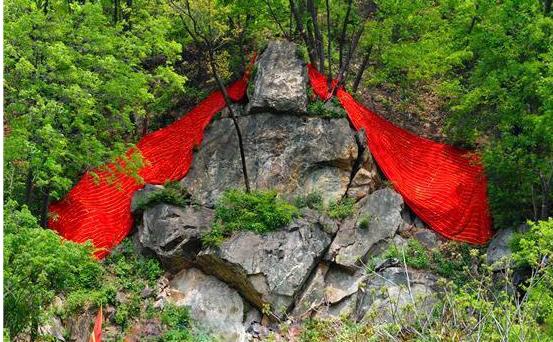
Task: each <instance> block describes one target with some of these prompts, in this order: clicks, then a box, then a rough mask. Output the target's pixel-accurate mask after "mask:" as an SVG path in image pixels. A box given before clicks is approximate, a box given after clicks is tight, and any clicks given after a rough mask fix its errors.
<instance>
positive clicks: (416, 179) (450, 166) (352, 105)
mask: <svg viewBox="0 0 553 342" xmlns="http://www.w3.org/2000/svg"><path fill="white" fill-rule="evenodd" d="M309 79H310V82H311V86H312V88H313V91H314V92H315V94H317V96H319V97H320V98H322V99H325V98H328V91H327V79H326V77H325V76H324V75H322V74H320V73H319V72H318V71H317V70H316V69H315V68H313V67H312V66H309ZM335 84H336V82H333V86H335ZM336 96H337V98H338V100H339V101H340V103H341V104H342V106H343V107H344V109H345V111H346V113H347V114H348V117H349V119H350V121H351V122H352V124H353V126H354V127H355V129H356V130H360V129H364V130H365V135H366V137H367V143H368V145H369V149H370V151H371V153H372V155H373V156H374V159H375V160H376V162H377V163H378V165H379V166H380V168H381V170H382V172H383V173H384V174H385V175H386V177H387V178H388V179H389V180H390V181H391V182H392V184H393V186H394V188H395V189H396V190H397V191H398V192H399V193H400V194H401V195H402V196H403V199H404V200H405V202H406V203H407V204H408V205H409V207H410V208H411V209H412V210H413V211H414V212H415V214H417V216H419V217H420V218H421V219H422V220H423V221H424V222H426V223H427V224H428V225H429V226H430V227H431V228H432V229H434V230H435V231H437V232H438V233H440V234H442V235H444V236H445V237H448V238H450V239H454V240H460V241H466V242H470V243H477V244H481V243H485V242H487V241H488V240H489V239H490V238H491V235H492V230H491V218H490V212H489V208H488V197H487V180H486V176H485V173H484V168H483V167H482V164H481V161H480V158H479V156H478V155H477V154H474V153H472V152H469V151H465V150H461V149H458V148H455V147H452V146H450V145H446V144H441V143H437V142H434V141H431V140H428V139H425V138H422V137H419V136H416V135H414V134H412V133H410V132H408V131H406V130H404V129H401V128H399V127H397V126H395V125H393V124H392V123H391V122H389V121H387V120H385V119H383V118H382V117H380V116H378V115H377V114H375V113H374V112H373V111H371V110H370V109H368V108H366V107H364V106H363V105H361V104H360V103H358V102H357V101H356V100H355V99H354V98H353V97H352V96H351V95H350V94H348V93H347V92H346V91H345V90H344V89H343V88H338V89H337V91H336Z"/></svg>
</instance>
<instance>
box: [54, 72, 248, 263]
mask: <svg viewBox="0 0 553 342" xmlns="http://www.w3.org/2000/svg"><path fill="white" fill-rule="evenodd" d="M247 78H248V73H246V75H245V76H244V77H243V78H242V79H240V80H238V81H236V82H234V83H233V84H232V85H231V86H229V87H228V88H227V89H228V93H229V96H230V97H231V98H232V100H233V101H238V100H240V99H242V98H243V97H244V94H245V92H246V87H247ZM224 107H225V100H224V98H223V95H222V93H221V92H220V91H216V92H214V93H212V94H211V95H209V96H208V97H207V98H206V99H205V100H203V101H202V102H200V104H198V105H197V106H196V107H195V108H194V109H193V110H192V111H190V112H189V113H187V114H186V115H184V116H183V117H182V118H181V119H179V120H178V121H176V122H174V123H172V124H171V125H169V126H167V127H164V128H162V129H160V130H158V131H155V132H153V133H151V134H148V135H146V136H145V137H144V138H142V139H141V140H140V141H139V142H138V144H137V145H136V146H137V148H138V149H139V150H140V152H141V153H142V156H143V158H144V161H145V163H146V164H145V166H144V167H143V168H142V169H141V170H140V171H139V175H140V176H141V177H142V178H143V179H144V182H145V183H149V184H164V183H165V182H166V181H168V180H170V181H174V180H179V179H181V178H183V177H184V176H185V175H186V173H187V172H188V169H189V168H190V165H191V164H192V157H193V148H194V146H198V145H200V143H201V141H202V138H203V133H204V130H205V128H206V126H207V125H208V124H209V122H210V121H211V119H212V118H213V116H214V115H215V114H217V113H218V112H220V111H221V110H222V109H223V108H224ZM107 167H109V168H111V169H112V170H114V168H115V166H114V165H113V164H109V165H107ZM94 172H95V173H96V174H97V175H98V176H99V178H100V180H101V181H100V182H98V181H95V180H94V178H93V177H92V175H91V174H90V173H87V174H85V175H84V176H83V178H82V179H81V180H80V181H79V182H78V183H77V185H75V187H74V188H73V189H71V191H70V192H69V193H68V194H67V196H66V197H65V198H63V199H62V200H61V201H59V202H56V203H52V204H51V205H50V207H49V210H50V213H51V214H52V216H51V217H52V218H51V219H50V221H49V226H50V227H51V228H52V229H54V230H56V231H57V232H58V233H59V234H60V235H61V236H63V237H64V238H66V239H68V240H71V241H75V242H85V241H88V240H91V241H92V243H93V244H94V246H95V247H96V248H97V249H98V251H97V252H96V253H95V254H96V256H97V257H98V258H102V257H104V256H105V255H107V254H108V253H109V251H110V250H111V249H112V248H113V247H115V246H116V245H117V244H119V243H120V242H121V241H122V240H123V239H124V238H125V237H126V236H127V234H128V233H129V232H130V230H131V228H132V224H133V218H132V214H131V211H130V204H131V199H132V196H133V193H134V192H135V191H136V190H138V189H141V188H142V187H143V186H144V185H143V184H138V183H137V182H136V180H135V179H134V178H132V177H129V176H126V175H123V174H121V173H118V176H117V179H116V180H114V181H111V182H107V181H106V179H107V178H109V176H110V174H111V173H110V172H108V171H102V170H101V169H98V170H95V171H94Z"/></svg>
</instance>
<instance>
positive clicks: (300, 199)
mask: <svg viewBox="0 0 553 342" xmlns="http://www.w3.org/2000/svg"><path fill="white" fill-rule="evenodd" d="M294 205H295V206H296V207H298V208H309V209H317V210H321V209H322V208H323V196H322V195H321V194H320V193H319V192H311V193H309V194H307V195H305V196H297V197H296V198H294Z"/></svg>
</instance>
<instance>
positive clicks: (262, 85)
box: [248, 40, 307, 113]
mask: <svg viewBox="0 0 553 342" xmlns="http://www.w3.org/2000/svg"><path fill="white" fill-rule="evenodd" d="M253 84H254V88H253V89H254V90H253V94H248V95H249V97H250V102H249V111H250V112H260V111H278V112H286V113H304V112H305V111H306V109H307V89H306V84H307V71H306V68H305V65H304V63H303V62H302V60H300V59H299V58H298V56H297V53H296V45H295V44H294V43H292V42H288V41H284V40H279V41H272V42H270V43H269V45H268V47H267V49H266V50H265V52H263V54H262V55H261V56H260V57H259V60H258V61H257V64H256V74H255V77H254V79H253Z"/></svg>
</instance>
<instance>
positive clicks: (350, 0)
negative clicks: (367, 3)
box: [338, 0, 353, 69]
mask: <svg viewBox="0 0 553 342" xmlns="http://www.w3.org/2000/svg"><path fill="white" fill-rule="evenodd" d="M352 3H353V0H348V9H347V10H346V16H345V17H344V22H343V24H342V32H341V33H340V40H339V41H338V44H340V48H339V54H338V60H339V63H338V65H339V68H340V69H341V68H342V62H343V57H344V44H345V43H346V32H347V29H348V20H349V14H350V12H351V4H352Z"/></svg>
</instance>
